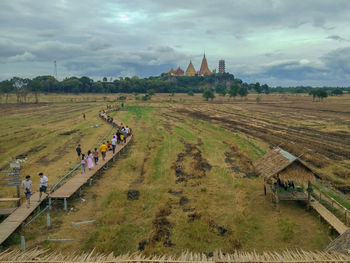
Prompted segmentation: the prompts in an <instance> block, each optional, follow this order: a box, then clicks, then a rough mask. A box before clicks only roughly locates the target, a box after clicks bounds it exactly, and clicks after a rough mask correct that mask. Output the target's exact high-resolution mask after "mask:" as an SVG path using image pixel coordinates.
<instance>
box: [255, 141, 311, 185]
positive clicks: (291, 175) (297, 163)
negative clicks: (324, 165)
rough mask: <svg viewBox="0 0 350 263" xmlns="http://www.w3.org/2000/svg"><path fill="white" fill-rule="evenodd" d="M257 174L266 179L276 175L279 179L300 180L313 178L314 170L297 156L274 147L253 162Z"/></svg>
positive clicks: (304, 180) (305, 180)
mask: <svg viewBox="0 0 350 263" xmlns="http://www.w3.org/2000/svg"><path fill="white" fill-rule="evenodd" d="M253 166H254V168H255V170H256V172H257V174H258V175H259V176H262V177H264V179H265V180H268V179H270V178H272V177H277V174H279V176H280V179H281V180H291V181H299V182H300V181H302V182H307V181H308V180H314V175H315V174H314V172H313V171H312V170H311V169H310V168H309V167H308V166H307V165H306V164H305V163H304V162H302V161H301V160H299V158H298V157H295V156H294V155H292V154H290V153H289V152H287V151H285V150H283V149H281V148H279V147H276V148H274V149H273V150H271V151H270V152H268V153H266V154H265V155H264V156H263V157H261V158H260V159H259V160H257V161H255V162H254V163H253Z"/></svg>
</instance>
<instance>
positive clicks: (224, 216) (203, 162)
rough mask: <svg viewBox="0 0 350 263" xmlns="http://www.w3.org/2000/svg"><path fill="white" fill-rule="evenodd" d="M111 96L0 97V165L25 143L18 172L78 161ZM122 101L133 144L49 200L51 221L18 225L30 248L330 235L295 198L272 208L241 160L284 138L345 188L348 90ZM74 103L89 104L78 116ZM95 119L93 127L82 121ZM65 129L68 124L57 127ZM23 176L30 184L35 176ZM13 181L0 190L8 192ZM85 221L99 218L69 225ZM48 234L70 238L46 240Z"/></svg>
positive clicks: (160, 248) (193, 245)
mask: <svg viewBox="0 0 350 263" xmlns="http://www.w3.org/2000/svg"><path fill="white" fill-rule="evenodd" d="M104 97H106V98H104ZM116 97H117V96H116V95H114V96H112V95H81V96H75V95H67V96H64V95H60V96H57V97H54V98H53V97H50V96H48V97H46V98H45V96H42V97H41V100H42V101H44V102H45V103H43V104H39V105H33V104H31V105H24V106H23V107H22V106H21V107H18V106H17V105H10V106H7V107H5V106H3V105H2V106H1V108H0V110H1V114H2V116H5V117H2V118H1V122H0V126H1V128H2V129H1V135H2V136H1V142H0V145H1V152H0V161H1V166H2V167H4V166H5V165H6V163H7V162H8V161H9V159H10V158H9V157H10V156H15V155H20V154H23V153H27V154H28V157H27V158H28V160H27V162H26V163H25V165H24V170H23V172H22V176H24V175H25V174H32V175H36V174H37V173H38V172H39V171H44V172H45V173H47V174H48V176H49V179H50V182H51V183H52V184H53V183H54V182H55V181H57V180H58V179H59V178H60V177H61V176H63V175H64V174H65V173H66V172H67V171H69V168H72V167H74V166H75V165H76V163H77V160H76V156H75V151H74V149H75V145H76V144H77V143H78V142H80V143H82V145H83V147H84V149H87V148H91V147H92V146H93V145H94V144H95V143H96V142H97V141H98V139H99V138H101V137H103V136H104V135H105V134H106V133H107V132H108V131H109V128H110V127H109V126H108V125H107V124H104V123H102V122H101V121H100V120H98V116H97V114H98V110H100V109H101V108H104V107H105V105H106V104H107V102H106V101H107V100H109V99H110V100H113V99H115V98H116ZM73 98H75V99H78V100H80V101H79V102H75V100H72V99H73ZM88 98H89V99H88ZM94 98H96V99H94ZM95 100H96V101H95ZM109 104H111V103H109ZM125 104H126V106H127V111H120V112H116V113H114V117H115V118H116V119H118V120H121V121H123V122H125V123H126V124H127V125H129V126H130V127H132V129H133V132H134V135H135V138H134V142H133V144H132V147H131V148H129V149H128V151H127V152H126V153H125V154H123V155H122V156H121V157H120V159H119V160H118V161H117V162H116V163H115V165H114V166H113V167H112V168H110V169H109V170H107V171H106V172H105V173H104V174H103V175H102V176H101V178H99V179H98V180H96V181H95V183H94V184H93V186H91V187H88V188H86V189H85V190H84V191H83V196H82V198H76V199H74V200H72V201H70V203H69V204H70V207H69V208H70V209H71V210H70V211H69V212H67V213H64V212H63V211H62V208H61V207H60V204H55V209H54V210H53V212H52V213H51V217H52V228H51V229H49V230H47V229H46V228H45V223H44V222H45V217H41V218H40V219H39V220H38V221H37V222H36V223H34V224H33V225H32V226H30V227H29V228H28V229H27V230H26V233H25V235H26V238H27V246H28V247H34V246H39V247H44V248H52V249H59V250H63V249H64V250H66V251H75V250H90V249H92V248H96V249H97V250H98V251H102V252H110V251H113V252H115V253H117V254H124V253H127V252H129V251H131V252H133V251H143V252H144V253H145V254H154V253H156V254H161V253H166V254H179V253H180V252H182V251H183V250H186V249H188V250H191V251H194V252H204V253H210V252H212V251H214V250H216V249H222V250H223V251H225V252H229V253H232V252H233V251H234V250H235V249H241V250H249V251H252V250H254V249H255V250H257V251H264V250H280V249H284V248H303V249H306V250H309V249H323V248H324V247H325V246H326V245H327V244H328V243H329V241H330V238H333V237H334V236H332V235H331V234H330V231H329V228H328V226H327V225H325V224H324V223H322V222H320V220H319V219H318V217H317V216H316V215H315V214H314V213H311V212H307V211H305V206H304V205H302V204H298V203H294V202H290V203H287V202H285V203H283V202H282V203H281V211H280V212H279V213H278V212H276V211H275V209H274V205H273V203H272V202H271V201H270V200H269V199H267V198H266V197H265V196H264V194H263V182H262V179H261V178H256V177H255V176H254V170H253V169H252V165H251V163H252V161H254V160H256V159H257V158H259V157H261V156H262V155H263V154H264V153H265V152H266V151H267V150H269V147H270V146H273V145H279V144H281V143H283V146H282V147H283V148H285V149H286V150H288V151H290V152H292V153H293V154H295V155H301V154H303V156H302V157H301V158H302V159H303V160H305V161H307V162H308V163H309V164H310V165H312V166H313V167H314V168H315V169H317V171H318V172H319V173H320V174H321V175H322V177H323V178H325V179H326V180H328V181H330V182H331V183H332V184H334V185H336V186H337V187H338V188H339V189H342V190H346V189H347V188H346V185H349V180H350V179H349V177H350V173H349V171H350V163H349V156H350V130H349V125H350V96H343V97H331V98H329V99H327V100H326V101H325V102H323V103H312V99H311V97H309V96H305V95H298V96H294V95H269V96H263V97H262V101H261V102H260V103H256V102H255V95H250V97H249V98H248V101H240V100H236V101H233V100H231V101H228V98H224V99H223V98H217V99H216V100H214V102H203V100H202V98H201V96H200V95H199V94H197V95H196V96H194V97H191V96H188V95H175V96H173V97H171V96H168V95H167V94H163V95H156V96H154V97H153V98H152V100H151V101H149V102H140V101H136V100H134V96H133V95H128V100H127V101H126V102H125ZM82 112H86V113H87V120H86V121H83V120H82V116H81V114H82ZM96 123H100V124H102V125H101V126H99V127H98V128H91V126H92V125H93V124H96ZM72 130H77V131H75V132H74V133H72V134H70V135H60V134H62V133H64V132H67V131H72ZM35 147H38V148H35ZM31 149H39V150H37V151H31ZM28 151H31V152H29V153H28ZM33 181H34V184H35V185H38V178H35V177H34V180H33ZM2 189H7V188H2ZM9 189H10V188H9ZM12 190H14V189H12ZM12 190H7V191H1V195H2V196H5V195H9V194H14V193H15V192H14V191H13V192H11V191H12ZM131 190H133V191H139V193H140V196H139V199H138V200H128V198H127V197H128V194H127V193H128V191H131ZM85 220H97V222H96V223H95V224H92V225H84V226H77V227H72V226H71V223H72V222H78V221H85ZM48 236H49V237H50V238H73V239H74V241H73V242H66V243H60V244H57V243H48V242H47V241H45V240H46V239H47V237H48ZM15 239H16V238H13V239H12V242H15ZM8 245H11V242H8ZM13 246H17V247H18V244H15V245H13Z"/></svg>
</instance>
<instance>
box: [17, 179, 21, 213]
mask: <svg viewBox="0 0 350 263" xmlns="http://www.w3.org/2000/svg"><path fill="white" fill-rule="evenodd" d="M18 176H19V175H18ZM16 188H17V197H18V198H21V192H20V189H19V185H17V186H16ZM17 206H18V207H20V206H21V199H19V200H18V201H17Z"/></svg>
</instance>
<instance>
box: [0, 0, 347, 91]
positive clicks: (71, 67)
mask: <svg viewBox="0 0 350 263" xmlns="http://www.w3.org/2000/svg"><path fill="white" fill-rule="evenodd" d="M349 15H350V1H349V0H333V1H332V0H328V1H326V0H251V1H246V0H234V1H230V0H216V1H213V0H201V1H199V0H197V1H193V0H178V1H174V0H171V1H170V0H161V1H145V0H130V1H125V0H123V1H120V0H104V1H99V0H55V1H48V0H36V1H34V0H31V1H30V0H11V1H1V2H0V32H1V34H0V80H3V79H7V78H11V77H12V76H21V77H34V76H37V75H52V74H53V71H54V69H53V61H54V60H56V61H57V71H58V78H59V79H63V78H64V77H68V76H83V75H86V76H89V77H92V78H94V79H101V78H102V77H104V76H106V77H108V78H109V77H112V78H118V77H121V76H123V77H124V76H133V75H138V76H140V77H147V76H150V75H159V74H160V73H162V72H167V71H168V70H169V69H170V67H174V68H175V67H178V66H181V67H182V68H183V69H184V70H186V68H187V65H188V63H189V60H190V59H191V60H192V62H193V65H194V66H195V68H196V69H197V70H198V69H199V66H200V62H201V59H202V57H203V52H204V51H205V53H206V56H207V59H208V64H209V68H211V69H214V68H217V67H218V60H219V59H221V58H224V59H225V61H226V68H227V71H229V72H230V73H232V74H234V75H235V76H237V77H239V78H241V79H243V80H244V81H247V82H257V81H259V82H260V83H267V84H269V85H272V86H278V85H282V86H288V85H313V86H323V85H331V86H350V20H349V17H350V16H349Z"/></svg>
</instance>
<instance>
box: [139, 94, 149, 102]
mask: <svg viewBox="0 0 350 263" xmlns="http://www.w3.org/2000/svg"><path fill="white" fill-rule="evenodd" d="M141 99H142V100H143V101H146V100H150V99H151V96H150V95H149V94H146V95H144V96H142V98H141Z"/></svg>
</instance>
